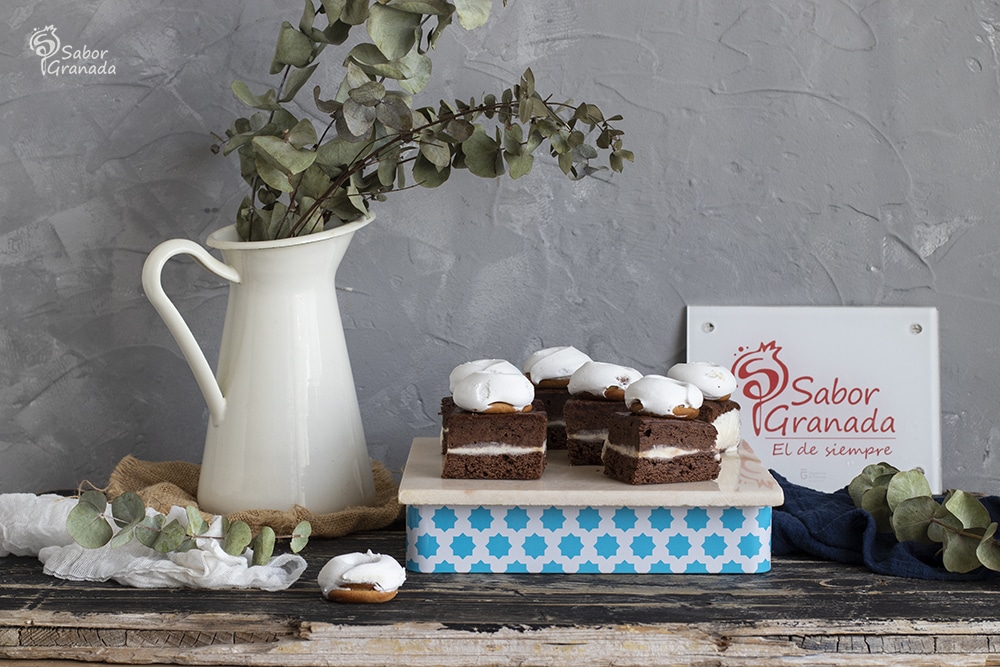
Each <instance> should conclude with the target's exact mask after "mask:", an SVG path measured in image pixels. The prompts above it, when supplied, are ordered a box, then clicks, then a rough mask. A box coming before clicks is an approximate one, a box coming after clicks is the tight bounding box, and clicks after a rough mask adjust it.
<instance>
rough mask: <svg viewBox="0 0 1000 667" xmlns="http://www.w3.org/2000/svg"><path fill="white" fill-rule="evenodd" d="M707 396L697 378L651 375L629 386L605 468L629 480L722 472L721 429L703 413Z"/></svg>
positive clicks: (685, 478)
mask: <svg viewBox="0 0 1000 667" xmlns="http://www.w3.org/2000/svg"><path fill="white" fill-rule="evenodd" d="M702 401H703V396H702V393H701V390H700V389H698V388H697V387H695V386H694V385H692V384H688V383H685V382H678V381H677V380H673V379H671V378H667V377H665V376H662V375H646V376H644V377H642V378H641V379H639V380H636V381H635V382H633V383H631V384H630V385H629V386H628V388H626V390H625V404H626V405H627V406H628V408H629V411H628V412H619V413H616V414H615V415H613V416H612V418H611V420H610V422H609V425H608V438H607V440H606V441H605V443H604V452H603V461H604V474H605V475H607V476H608V477H612V478H614V479H617V480H620V481H622V482H626V483H628V484H665V483H671V482H702V481H707V480H713V479H715V478H716V477H718V476H719V470H720V469H721V463H720V462H721V455H720V453H719V451H718V449H716V446H715V441H716V435H717V431H716V429H715V427H714V426H712V425H711V424H709V423H707V422H703V421H699V420H697V419H695V418H694V417H696V416H697V414H698V412H699V409H700V408H701V404H702Z"/></svg>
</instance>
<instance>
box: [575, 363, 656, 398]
mask: <svg viewBox="0 0 1000 667" xmlns="http://www.w3.org/2000/svg"><path fill="white" fill-rule="evenodd" d="M641 377H642V373H640V372H639V371H637V370H635V369H634V368H629V367H628V366H619V365H617V364H608V363H604V362H603V361H587V362H584V364H583V365H582V366H580V367H579V368H578V369H576V370H575V371H574V372H573V375H571V376H570V378H569V386H568V387H567V389H568V390H569V393H571V394H573V395H574V396H576V395H579V394H592V395H594V396H604V392H605V391H606V390H607V389H608V387H618V388H619V389H625V388H626V387H628V386H629V385H630V384H632V383H633V382H635V381H636V380H638V379H639V378H641Z"/></svg>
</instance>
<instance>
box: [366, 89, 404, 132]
mask: <svg viewBox="0 0 1000 667" xmlns="http://www.w3.org/2000/svg"><path fill="white" fill-rule="evenodd" d="M375 118H376V119H377V120H378V121H379V122H380V123H382V124H383V125H385V126H386V127H388V128H390V129H393V130H396V131H398V132H408V131H409V130H410V129H412V128H413V114H412V113H410V107H409V106H407V104H406V101H405V100H403V99H402V98H401V97H399V96H396V95H389V96H387V97H385V98H384V99H383V100H382V101H381V103H380V104H379V105H378V106H377V107H375Z"/></svg>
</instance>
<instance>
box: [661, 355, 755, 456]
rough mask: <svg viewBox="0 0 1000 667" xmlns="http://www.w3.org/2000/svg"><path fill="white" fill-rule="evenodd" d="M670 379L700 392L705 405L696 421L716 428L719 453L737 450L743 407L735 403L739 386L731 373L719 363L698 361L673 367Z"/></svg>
mask: <svg viewBox="0 0 1000 667" xmlns="http://www.w3.org/2000/svg"><path fill="white" fill-rule="evenodd" d="M667 377H669V378H673V379H675V380H680V381H682V382H689V383H691V384H693V385H695V386H696V387H698V389H700V390H701V393H702V395H703V396H704V402H703V403H702V407H701V411H700V412H699V413H698V417H697V419H699V420H701V421H704V422H708V423H709V424H711V425H712V426H714V427H715V429H716V431H717V432H718V437H717V439H716V447H717V448H718V449H719V451H729V450H732V449H736V447H738V446H739V444H740V442H742V441H743V433H742V430H741V429H740V404H739V403H737V402H736V401H734V400H732V395H733V392H735V391H736V385H737V383H736V376H734V375H733V373H732V371H730V370H729V369H728V368H726V367H725V366H720V365H719V364H716V363H712V362H707V361H697V362H691V363H686V364H675V365H673V366H672V367H671V368H670V370H668V371H667Z"/></svg>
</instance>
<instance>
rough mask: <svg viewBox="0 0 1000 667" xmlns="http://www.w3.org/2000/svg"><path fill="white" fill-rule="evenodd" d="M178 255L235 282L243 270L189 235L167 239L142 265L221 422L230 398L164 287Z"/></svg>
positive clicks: (147, 285) (148, 287)
mask: <svg viewBox="0 0 1000 667" xmlns="http://www.w3.org/2000/svg"><path fill="white" fill-rule="evenodd" d="M175 255H190V256H191V257H193V258H194V260H195V261H196V262H198V263H199V264H200V265H201V266H202V267H203V268H204V269H205V270H207V271H209V272H210V273H214V274H215V275H217V276H219V277H220V278H223V279H225V280H228V281H229V282H232V283H238V282H240V274H239V273H237V272H236V269H234V268H233V267H231V266H229V265H228V264H225V263H223V262H220V261H219V260H217V259H216V258H215V257H213V256H212V255H210V254H209V252H208V251H207V250H205V249H204V248H203V247H201V246H200V245H198V244H197V243H194V242H192V241H188V240H186V239H173V240H170V241H164V242H163V243H161V244H160V245H158V246H156V247H155V248H153V251H152V252H151V253H149V256H148V257H147V258H146V262H145V263H144V264H143V266H142V288H143V290H145V292H146V296H147V298H149V301H150V303H152V304H153V308H155V309H156V312H157V313H159V315H160V317H161V318H162V319H163V322H164V323H165V324H166V325H167V329H168V330H169V331H170V333H171V334H172V335H173V337H174V340H176V341H177V345H178V346H179V347H180V349H181V353H182V354H183V355H184V359H185V360H186V361H187V362H188V366H190V367H191V372H192V373H194V379H195V381H196V382H197V383H198V388H199V389H201V393H202V395H203V396H204V397H205V403H207V404H208V412H209V414H210V415H211V416H212V423H213V424H214V425H216V426H218V425H219V424H220V423H221V422H222V419H223V417H224V416H225V412H226V398H225V396H223V395H222V389H221V388H220V387H219V381H218V380H217V379H216V377H215V373H214V372H213V371H212V367H211V366H209V365H208V360H207V359H206V358H205V353H204V352H203V351H202V349H201V346H200V345H198V341H197V340H195V337H194V334H192V333H191V328H190V327H189V326H188V325H187V322H185V321H184V318H183V317H182V316H181V314H180V311H178V310H177V307H176V306H175V305H174V304H173V302H172V301H171V300H170V297H168V296H167V293H166V292H165V291H164V290H163V284H162V282H161V280H160V276H161V273H162V271H163V266H164V265H165V264H166V263H167V261H168V260H169V259H170V258H171V257H174V256H175Z"/></svg>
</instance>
